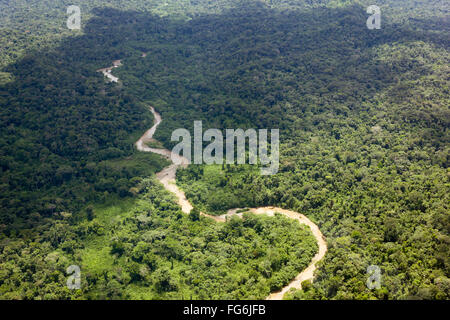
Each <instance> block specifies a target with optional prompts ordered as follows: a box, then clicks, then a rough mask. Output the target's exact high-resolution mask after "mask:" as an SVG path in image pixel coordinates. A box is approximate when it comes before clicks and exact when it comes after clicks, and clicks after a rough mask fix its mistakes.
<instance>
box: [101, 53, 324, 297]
mask: <svg viewBox="0 0 450 320" xmlns="http://www.w3.org/2000/svg"><path fill="white" fill-rule="evenodd" d="M120 65H121V63H120V60H116V61H114V65H113V66H112V67H109V68H105V69H100V70H98V71H100V72H102V73H103V74H104V75H105V76H106V77H108V78H109V79H110V81H113V82H118V80H119V79H118V78H117V77H115V76H113V75H112V74H111V70H112V69H113V68H116V67H118V66H120ZM149 108H150V111H151V113H152V114H153V116H154V117H155V123H154V125H153V126H152V127H151V128H150V129H149V130H147V132H145V133H144V135H143V136H142V137H141V138H140V139H139V140H138V141H137V142H136V148H137V149H138V150H139V151H142V152H152V153H156V154H159V155H162V156H164V157H165V158H167V159H168V160H170V161H171V159H172V152H171V151H170V150H167V149H159V148H150V147H148V146H147V145H146V143H148V142H152V141H156V140H154V139H153V135H154V134H155V131H156V129H157V127H158V126H159V124H160V123H161V121H162V118H161V115H160V114H159V113H158V112H156V110H155V109H154V108H153V107H149ZM173 156H174V157H176V158H177V159H178V160H179V161H177V163H180V164H179V165H177V164H174V163H172V164H171V165H169V166H167V167H166V168H164V169H163V170H162V171H161V172H158V173H157V174H156V177H157V179H158V180H159V182H161V183H162V185H163V186H164V188H165V189H166V190H168V191H170V192H172V193H173V194H174V195H175V196H176V198H177V201H178V204H179V205H180V207H181V210H182V211H183V212H184V213H186V214H189V212H190V211H191V210H192V208H193V207H192V205H191V203H190V202H189V201H188V200H187V199H186V195H185V194H184V192H183V191H182V190H181V189H179V188H178V186H177V185H176V181H175V176H176V172H177V169H178V167H180V166H181V167H187V165H188V160H187V159H186V158H183V157H180V156H179V155H177V154H174V155H173ZM238 211H241V210H239V208H237V209H231V210H228V212H227V213H226V214H224V215H221V216H212V215H208V214H205V213H203V212H202V213H201V215H202V216H205V217H209V218H211V219H213V220H215V221H217V222H226V221H227V219H228V218H229V217H231V216H233V215H235V216H239V217H241V216H242V213H238ZM246 212H251V213H254V214H265V215H268V216H273V215H274V214H275V213H276V212H277V213H280V214H282V215H284V216H286V217H288V218H290V219H294V220H297V221H298V222H299V223H301V224H306V225H307V226H308V227H309V228H310V229H311V232H312V234H313V235H314V237H315V238H316V241H317V244H318V246H319V251H318V252H317V254H316V255H315V256H314V257H313V258H312V260H311V263H310V264H309V265H308V267H307V268H306V269H304V270H303V271H302V272H300V273H299V274H298V275H297V276H296V277H295V278H294V279H293V280H291V281H290V282H289V283H288V284H287V285H286V286H285V287H283V288H282V289H281V290H280V291H277V292H273V293H271V294H270V295H269V296H268V297H267V298H266V300H281V299H283V296H284V294H285V293H286V292H288V291H289V290H290V289H291V288H295V289H300V288H301V283H302V281H305V280H311V281H312V280H313V279H314V271H315V270H316V268H317V267H316V264H317V262H319V261H320V260H322V258H323V257H324V256H325V253H326V251H327V243H326V241H325V237H324V236H323V234H322V232H320V230H319V227H318V226H317V225H316V224H315V223H314V222H312V221H311V220H310V219H308V218H307V217H306V216H305V215H303V214H301V213H298V212H295V211H290V210H285V209H282V208H278V207H259V208H251V209H246Z"/></svg>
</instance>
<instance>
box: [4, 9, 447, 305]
mask: <svg viewBox="0 0 450 320" xmlns="http://www.w3.org/2000/svg"><path fill="white" fill-rule="evenodd" d="M71 4H77V3H76V1H75V2H72V1H62V0H61V1H43V0H41V1H38V0H35V1H23V0H21V1H17V0H15V1H1V2H0V34H1V40H0V48H2V50H1V53H0V58H1V59H0V60H1V61H2V62H1V64H0V67H1V69H0V106H1V108H0V121H1V126H0V130H1V135H0V179H1V180H0V190H1V192H0V205H1V211H0V232H1V235H0V257H1V258H0V297H1V298H3V299H52V298H53V299H68V298H72V299H99V298H100V299H101V298H114V299H119V298H137V299H188V298H194V299H198V298H200V299H219V298H230V299H246V298H255V299H260V298H264V297H265V296H267V295H268V293H269V292H271V291H274V290H276V289H279V288H281V287H282V286H283V285H284V284H286V283H287V282H288V281H289V280H290V279H292V278H293V277H294V276H295V275H296V274H297V273H298V272H299V271H301V270H302V269H304V267H305V266H307V265H308V263H309V261H310V260H311V257H312V256H313V255H314V254H315V252H316V251H317V244H316V243H315V241H314V238H313V237H312V235H311V233H310V231H309V230H308V228H306V227H304V226H303V225H299V224H298V223H294V222H292V221H290V220H288V219H286V218H283V217H282V216H279V215H277V216H275V217H273V218H272V217H271V218H269V217H259V216H258V217H257V216H253V215H251V214H246V215H245V217H244V219H242V220H241V219H232V221H230V222H227V223H225V224H217V223H214V222H213V221H212V220H210V219H207V218H201V219H199V220H196V219H194V218H193V217H191V216H184V215H183V214H182V213H181V211H180V209H179V208H178V206H177V205H176V203H175V201H174V199H173V198H172V197H171V196H170V195H169V194H167V193H166V192H165V191H164V190H163V189H162V187H161V186H160V185H159V184H158V183H157V182H156V180H155V178H154V173H155V172H158V171H160V170H161V169H162V168H163V167H165V166H166V165H167V164H168V162H167V161H166V160H164V159H162V158H160V157H159V156H157V155H153V154H143V153H139V152H137V151H136V150H135V149H134V146H133V143H134V142H135V141H136V140H137V139H138V138H139V136H140V135H141V134H142V133H143V132H144V131H145V130H146V129H148V128H149V127H150V126H151V124H152V121H153V120H152V116H151V114H150V112H149V111H148V109H147V105H148V104H151V105H153V106H154V107H155V108H156V109H157V110H158V111H159V112H160V113H161V114H162V117H163V119H164V121H163V122H162V124H161V126H160V127H159V129H158V131H157V132H156V136H155V137H156V138H157V139H158V140H160V141H161V142H162V143H163V144H164V145H165V146H166V147H171V146H172V145H173V143H172V142H171V141H170V135H171V133H172V131H173V130H174V129H176V128H189V129H190V128H192V125H193V121H194V120H202V121H203V124H204V127H205V128H207V127H210V128H220V129H226V128H269V129H270V128H279V129H280V134H281V146H280V152H281V154H280V171H279V173H278V174H276V175H273V176H261V175H259V170H256V168H255V167H253V166H246V165H244V166H237V165H231V166H230V165H228V166H220V165H218V166H206V165H191V166H189V167H188V168H187V169H185V170H180V171H179V172H178V173H177V183H178V184H179V186H180V187H182V188H183V189H184V190H185V192H186V196H187V197H188V199H189V200H190V201H191V202H192V203H193V204H194V205H195V206H196V207H197V208H199V209H201V210H203V211H205V212H209V213H212V214H221V213H224V212H225V211H226V210H227V209H230V208H236V207H257V206H266V205H274V206H279V207H283V208H286V209H292V210H295V211H297V212H301V213H303V214H305V215H307V216H308V217H309V218H310V219H312V220H314V221H315V222H316V223H317V224H318V225H319V227H320V229H321V230H322V232H323V234H324V235H325V237H326V238H327V242H328V252H327V254H326V256H325V259H324V260H322V261H321V262H320V265H319V269H318V270H317V271H316V278H315V281H314V282H313V283H312V284H311V285H308V284H305V285H304V289H303V290H299V291H294V292H291V293H289V294H288V295H287V296H286V298H289V299H413V298H414V299H449V297H450V279H449V278H450V274H449V273H450V265H449V264H450V261H449V256H450V255H449V243H450V238H449V228H450V215H449V212H450V211H449V203H450V202H449V196H448V195H449V194H450V192H449V191H450V190H449V189H450V188H449V185H450V182H449V178H450V171H449V169H448V164H449V135H448V128H449V121H450V110H449V106H450V96H449V31H450V30H449V29H450V28H449V21H448V14H449V12H450V11H449V6H448V4H445V3H443V2H442V1H415V2H411V1H388V0H385V1H379V5H380V7H381V9H382V28H381V29H380V30H368V29H367V28H366V20H367V17H368V14H367V13H366V8H367V6H368V4H372V3H368V2H367V1H300V0H280V1H232V0H221V1H206V0H198V1H175V0H168V1H164V2H162V1H156V0H152V1H138V0H132V1H120V0H114V1H101V0H90V1H83V2H80V7H81V8H82V12H83V15H82V19H83V20H82V21H83V28H82V30H81V31H70V30H67V28H65V20H66V18H67V15H66V11H65V9H66V7H67V6H68V5H71ZM84 13H85V14H84ZM143 53H146V57H145V58H143V57H142V54H143ZM115 59H122V61H123V66H122V67H120V68H117V69H114V71H113V73H114V74H116V75H118V76H119V78H120V79H121V81H120V82H119V83H118V84H114V83H108V82H107V81H105V79H104V78H103V76H102V75H101V74H100V73H98V72H96V70H97V69H99V68H101V67H107V66H109V65H111V61H112V60H115ZM72 264H79V265H80V266H81V268H82V275H83V284H84V285H83V287H82V290H76V291H70V290H68V289H67V288H66V287H65V281H66V278H67V276H66V274H65V270H66V268H67V266H69V265H72ZM369 265H378V266H380V268H381V270H382V276H383V278H382V279H383V280H382V283H381V288H380V289H377V290H369V289H368V288H367V287H366V279H367V274H366V268H367V266H369Z"/></svg>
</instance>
